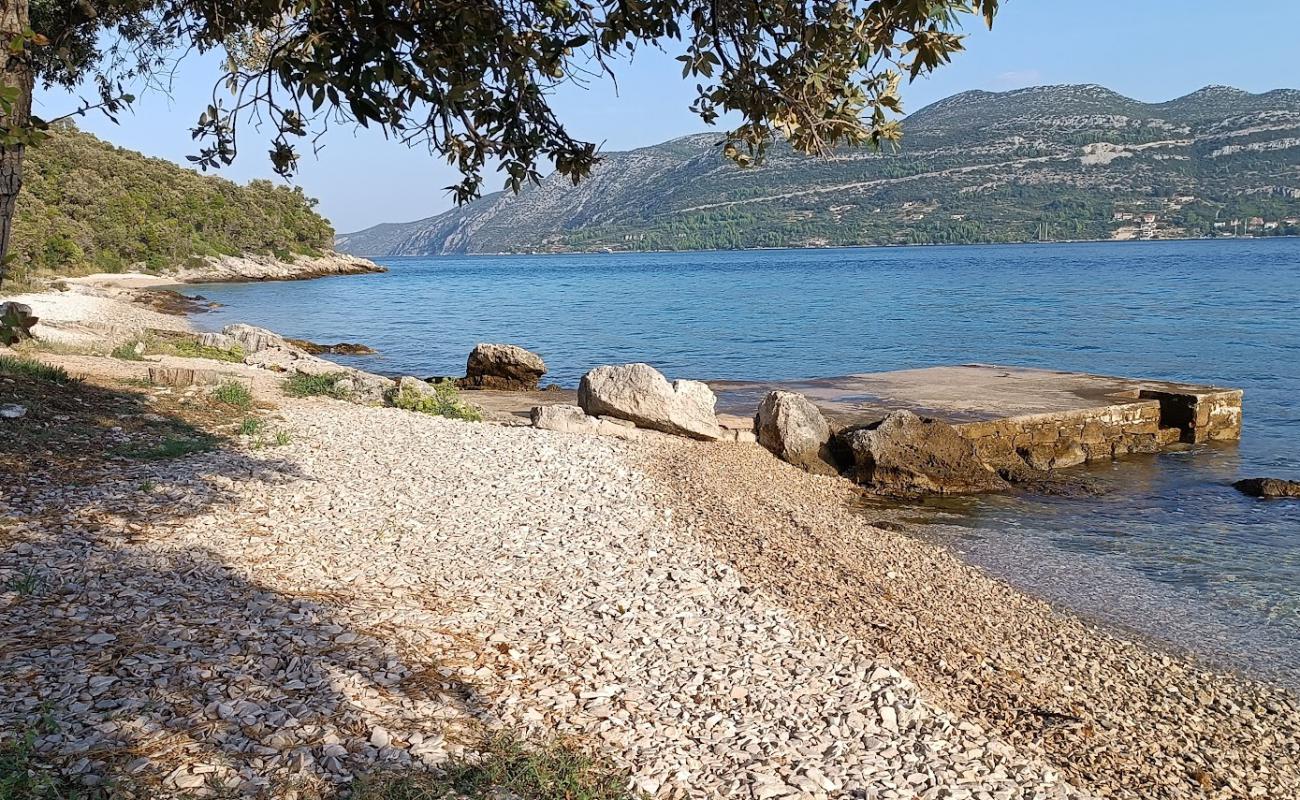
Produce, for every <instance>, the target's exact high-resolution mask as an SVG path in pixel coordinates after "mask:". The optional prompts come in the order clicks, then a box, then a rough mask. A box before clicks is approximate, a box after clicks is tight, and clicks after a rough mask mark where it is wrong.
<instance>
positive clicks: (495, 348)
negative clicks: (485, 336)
mask: <svg viewBox="0 0 1300 800" xmlns="http://www.w3.org/2000/svg"><path fill="white" fill-rule="evenodd" d="M545 374H546V362H544V361H542V357H541V356H539V355H537V354H536V353H534V352H532V351H531V350H525V349H524V348H522V347H517V346H515V345H513V344H478V345H475V346H474V349H473V350H472V351H470V354H469V360H468V361H466V362H465V379H464V380H463V381H461V385H462V386H466V387H470V388H474V389H503V390H506V391H518V392H531V391H534V390H535V389H537V385H538V382H540V381H541V379H542V376H543V375H545Z"/></svg>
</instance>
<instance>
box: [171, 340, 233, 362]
mask: <svg viewBox="0 0 1300 800" xmlns="http://www.w3.org/2000/svg"><path fill="white" fill-rule="evenodd" d="M160 349H165V350H167V351H169V352H170V353H171V354H172V355H176V356H184V357H185V358H207V359H211V360H213V361H230V362H232V363H237V364H242V363H243V361H244V348H242V347H240V346H239V345H235V346H234V347H232V348H230V349H229V350H225V349H223V348H220V347H209V346H208V345H205V344H200V343H199V342H197V341H195V340H193V339H175V340H172V341H170V342H168V343H167V344H166V345H164V346H160Z"/></svg>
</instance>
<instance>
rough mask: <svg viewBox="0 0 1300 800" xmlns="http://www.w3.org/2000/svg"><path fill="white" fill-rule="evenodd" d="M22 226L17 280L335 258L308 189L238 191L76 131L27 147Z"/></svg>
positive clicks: (17, 229)
mask: <svg viewBox="0 0 1300 800" xmlns="http://www.w3.org/2000/svg"><path fill="white" fill-rule="evenodd" d="M23 173H24V174H23V178H24V180H23V191H22V194H20V195H19V198H18V212H17V214H16V215H15V219H14V244H13V251H12V252H13V253H14V254H15V264H14V266H15V270H16V272H17V273H18V274H20V275H22V274H28V275H30V274H32V273H37V272H55V273H59V274H68V273H73V272H85V271H108V272H116V271H120V270H122V269H124V268H126V267H129V266H132V265H143V266H144V267H145V268H149V269H161V268H165V267H174V266H181V265H183V264H184V263H185V262H186V261H187V260H188V259H190V258H192V257H195V256H221V255H231V256H242V255H261V254H267V255H279V256H284V255H287V254H304V255H317V254H319V253H321V252H322V251H325V250H329V249H330V248H331V245H332V241H333V238H334V231H333V229H332V228H331V227H330V224H329V222H328V221H327V220H325V218H324V217H321V216H320V215H319V214H317V213H316V212H315V211H314V210H313V208H314V206H315V204H316V202H315V201H314V200H312V199H311V198H309V197H307V196H305V195H304V194H303V193H302V191H301V190H300V189H291V188H288V187H286V186H281V185H278V184H274V183H272V182H271V181H266V180H255V181H251V182H250V183H248V184H247V185H243V186H241V185H239V184H236V183H232V182H231V181H228V180H225V179H224V178H218V177H214V176H209V175H201V174H199V173H197V172H194V171H193V170H189V169H185V168H183V167H179V166H177V165H175V164H173V163H171V162H170V161H164V160H163V159H158V158H148V157H146V156H143V155H141V154H139V153H136V152H134V151H131V150H126V149H124V148H120V147H115V146H113V145H111V144H109V143H107V142H104V141H101V140H99V139H97V138H96V137H94V136H92V135H90V134H88V133H84V132H81V131H78V130H77V129H76V128H74V127H72V126H58V127H57V128H56V129H54V130H52V131H51V135H50V137H49V138H48V139H47V140H45V141H43V142H41V143H40V144H39V145H37V146H35V147H29V148H27V155H26V158H25V159H24V165H23Z"/></svg>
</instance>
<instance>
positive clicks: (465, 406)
mask: <svg viewBox="0 0 1300 800" xmlns="http://www.w3.org/2000/svg"><path fill="white" fill-rule="evenodd" d="M429 385H430V387H431V388H432V389H433V391H432V392H431V393H426V392H421V391H420V390H418V389H412V388H411V387H409V386H406V387H403V388H402V389H401V390H399V391H397V392H396V393H394V394H393V395H392V397H391V398H390V400H389V401H390V402H391V403H392V404H393V405H394V406H395V407H397V408H400V409H404V410H406V411H416V412H419V413H421V414H433V415H436V416H439V417H448V418H450V419H463V420H466V421H469V422H479V421H481V420H482V419H483V413H482V412H481V411H479V410H478V409H477V408H475V407H474V406H472V405H470V404H469V403H466V402H465V401H464V400H461V399H460V392H458V391H456V384H455V383H453V382H452V381H449V380H444V381H438V382H437V383H432V384H429Z"/></svg>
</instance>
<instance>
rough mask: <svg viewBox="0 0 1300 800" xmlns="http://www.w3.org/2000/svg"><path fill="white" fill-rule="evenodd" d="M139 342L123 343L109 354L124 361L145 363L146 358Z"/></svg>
mask: <svg viewBox="0 0 1300 800" xmlns="http://www.w3.org/2000/svg"><path fill="white" fill-rule="evenodd" d="M141 349H143V348H140V347H139V342H123V343H122V344H119V345H118V346H117V347H114V348H113V351H112V352H111V353H109V355H111V356H112V357H113V358H120V359H121V360H123V361H144V356H143V355H142V354H141V352H140V350H141Z"/></svg>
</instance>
